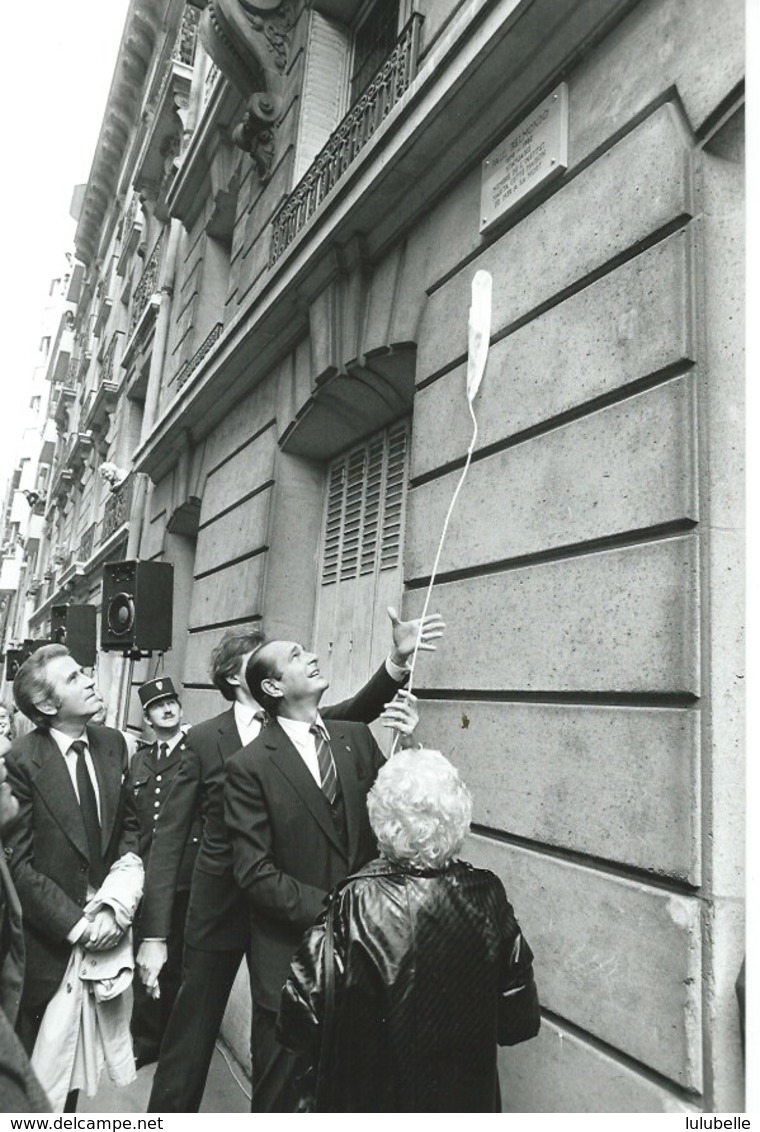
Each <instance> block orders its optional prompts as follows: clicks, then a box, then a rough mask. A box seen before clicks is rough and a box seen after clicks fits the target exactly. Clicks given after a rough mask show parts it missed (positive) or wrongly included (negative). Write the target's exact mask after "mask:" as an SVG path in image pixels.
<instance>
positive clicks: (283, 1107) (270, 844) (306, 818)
mask: <svg viewBox="0 0 760 1132" xmlns="http://www.w3.org/2000/svg"><path fill="white" fill-rule="evenodd" d="M246 680H247V683H248V686H249V689H250V691H251V694H252V695H253V696H254V697H255V698H256V699H257V701H258V702H259V703H260V704H261V705H262V706H263V707H264V708H265V709H266V710H267V712H268V713H269V714H270V715H271V716H273V717H275V719H274V721H273V722H272V723H271V724H270V725H269V726H268V727H267V728H266V729H265V730H264V731H263V732H262V734H261V735H260V736H259V737H258V738H257V739H255V740H254V742H253V743H250V744H249V745H248V746H247V747H244V748H243V749H242V750H241V751H239V752H238V753H237V754H236V755H233V757H232V758H231V759H230V760H229V763H228V766H227V781H226V785H225V790H224V796H225V816H226V820H227V828H228V830H229V836H230V841H231V844H232V858H233V868H234V876H235V880H236V881H237V883H238V885H239V887H240V889H241V890H242V892H243V895H244V896H245V898H246V900H247V902H248V905H249V909H250V913H251V961H250V962H251V994H252V998H253V1004H252V1029H253V1032H252V1039H251V1044H252V1048H253V1056H254V1093H253V1098H252V1103H251V1109H252V1111H253V1112H293V1111H295V1104H296V1100H297V1097H296V1094H295V1089H294V1079H295V1076H296V1072H297V1062H296V1059H295V1057H294V1056H293V1055H291V1054H289V1053H288V1052H287V1051H286V1050H285V1049H284V1048H283V1047H282V1046H280V1045H278V1043H277V1042H276V1040H275V1036H274V1028H275V1020H276V1016H277V1009H278V1006H279V1000H280V994H281V991H282V987H283V985H284V983H285V979H286V977H287V975H288V971H289V969H290V962H291V959H292V957H293V953H294V952H295V951H296V950H297V948H298V945H299V943H300V941H301V938H302V936H303V933H304V932H305V931H306V929H307V928H309V927H311V925H312V924H313V923H314V921H315V920H316V918H317V916H318V915H319V913H320V911H321V910H322V907H323V903H324V900H325V898H326V896H327V894H328V893H329V892H330V890H331V889H332V888H333V887H334V886H335V885H336V884H337V883H338V881H340V880H343V879H344V878H345V877H346V876H348V874H349V873H351V872H353V871H354V870H355V869H358V868H361V866H362V865H365V864H366V863H367V862H368V861H369V860H371V859H372V858H373V857H374V856H376V854H377V843H376V841H375V838H374V835H373V833H372V829H371V827H370V824H369V818H368V816H367V806H366V798H367V794H368V793H369V790H370V788H371V786H372V783H373V782H374V780H375V776H376V774H377V771H378V770H379V769H380V767H381V766H382V764H383V763H384V761H385V757H384V755H383V754H382V752H381V751H380V748H379V747H378V745H377V743H376V742H375V739H374V737H373V735H372V733H371V731H370V730H369V728H368V727H367V726H366V725H365V724H362V723H347V722H343V721H333V720H332V719H330V718H325V716H326V713H322V714H321V715H320V712H319V701H320V699H321V697H322V694H323V692H324V691H325V689H326V688H327V686H328V681H327V679H326V677H325V676H324V675H323V674H322V672H321V670H320V667H319V661H318V659H317V657H316V656H315V655H314V654H313V653H309V652H307V651H306V650H305V649H304V648H302V646H301V645H299V644H296V643H295V642H293V641H272V642H270V643H269V644H265V645H262V647H261V648H260V649H258V650H257V651H256V652H255V653H254V654H253V655H252V656H251V658H250V660H249V661H248V666H247V669H246ZM380 719H381V721H382V722H383V723H384V724H385V725H386V726H389V727H392V728H395V729H397V730H398V731H400V732H401V734H402V736H403V737H404V741H405V742H406V741H408V740H409V739H410V737H411V734H412V732H413V731H414V728H415V726H416V722H417V714H416V709H415V707H414V697H413V696H411V694H410V693H408V692H404V691H400V692H399V693H398V695H397V697H396V700H395V701H394V702H393V703H392V704H389V705H387V706H386V710H385V711H384V712H383V714H382V715H381V716H380Z"/></svg>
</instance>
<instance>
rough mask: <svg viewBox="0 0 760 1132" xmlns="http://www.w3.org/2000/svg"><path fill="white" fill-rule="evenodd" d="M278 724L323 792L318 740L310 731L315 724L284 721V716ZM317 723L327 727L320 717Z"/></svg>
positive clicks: (279, 719)
mask: <svg viewBox="0 0 760 1132" xmlns="http://www.w3.org/2000/svg"><path fill="white" fill-rule="evenodd" d="M277 722H278V723H279V725H280V727H281V728H282V729H283V731H284V732H285V734H286V735H287V737H288V738H289V739H290V741H291V743H292V744H293V746H294V747H295V749H296V750H297V751H298V753H299V755H300V756H301V758H302V759H303V761H304V762H305V763H306V769H307V770H308V772H309V774H310V775H311V777H312V778H313V779H314V781H315V782H316V784H317V786H318V787H319V788H320V790H321V789H322V776H321V775H320V773H319V763H318V761H317V740H316V737H315V736H314V735H313V734H312V733H311V731H310V730H309V728H310V727H313V726H314V724H313V723H304V722H302V720H300V719H283V718H282V716H278V717H277ZM316 722H317V723H318V724H319V726H320V727H323V728H324V726H325V725H324V723H323V722H322V719H321V717H320V716H319V715H318V716H317V718H316ZM325 730H326V728H325Z"/></svg>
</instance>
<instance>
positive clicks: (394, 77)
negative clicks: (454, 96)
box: [269, 12, 424, 266]
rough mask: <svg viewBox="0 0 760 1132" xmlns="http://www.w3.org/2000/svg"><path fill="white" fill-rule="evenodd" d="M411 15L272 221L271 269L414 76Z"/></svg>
mask: <svg viewBox="0 0 760 1132" xmlns="http://www.w3.org/2000/svg"><path fill="white" fill-rule="evenodd" d="M423 19H424V17H423V16H422V14H421V13H420V12H415V13H414V15H413V16H412V18H411V19H410V20H409V22H408V23H407V24H406V27H405V28H404V30H403V31H402V33H401V35H400V36H399V38H398V41H397V42H396V46H395V47H394V48H393V51H392V52H391V53H390V55H389V56H388V58H387V59H386V61H385V63H384V64H383V66H382V67H381V68H380V70H379V71H378V73H377V74H376V75H375V77H374V79H372V81H371V82H370V83H369V84H368V85H367V86H366V87H365V88H364V90H363V92H362V93H361V94H360V95H359V97H358V99H357V100H356V102H355V103H354V105H353V106H352V107H351V109H350V110H349V112H348V114H346V116H345V118H344V119H343V121H342V122H341V123H340V125H339V126H338V127H337V129H336V130H335V131H334V132H333V134H332V135H331V137H330V140H329V141H328V143H327V145H326V146H325V147H324V149H322V150H321V151H320V153H318V154H317V156H316V157H315V159H314V161H313V162H312V164H311V165H310V166H309V168H308V169H307V171H306V173H305V174H304V176H303V177H302V178H301V180H300V181H299V182H298V184H297V185H296V187H295V189H294V190H293V192H292V193H291V194H290V196H289V197H288V198H287V200H286V201H285V203H284V204H283V205H282V207H281V208H280V210H279V212H277V213H276V214H275V216H274V218H273V220H272V247H271V251H270V256H269V263H270V266H271V265H272V264H273V263H274V262H275V261H276V260H277V259H278V258H279V257H280V256H281V255H282V253H283V252H284V251H285V249H286V248H287V247H288V245H289V244H291V243H292V242H293V240H294V239H295V238H296V236H297V235H298V233H299V232H300V231H301V229H302V228H303V227H304V225H305V224H306V222H307V221H308V220H309V219H310V217H311V216H313V215H314V213H315V212H316V210H317V208H318V207H319V205H320V204H321V203H322V201H323V200H324V199H325V197H327V196H328V195H329V194H330V193H331V192H332V190H333V189H334V188H335V186H336V185H337V183H338V181H339V180H340V178H341V177H342V176H343V174H344V173H345V172H346V170H347V169H348V168H349V167H350V166H351V165H352V163H353V162H354V161H355V160H356V158H357V156H358V155H359V154H360V153H361V151H362V149H364V146H365V145H366V144H367V142H368V141H369V140H370V138H371V137H372V135H373V134H374V133H375V131H376V130H377V129H378V127H379V126H380V125H381V124H382V122H383V121H384V120H385V119H386V118H387V117H388V115H389V114H390V112H391V111H392V110H393V107H394V106H395V105H396V103H397V102H398V101H399V100H400V98H401V96H402V95H403V94H404V93H405V91H406V90H407V88H408V87H409V85H410V83H411V81H412V79H413V78H414V76H415V75H416V73H417V56H418V52H419V39H420V25H421V24H422V20H423Z"/></svg>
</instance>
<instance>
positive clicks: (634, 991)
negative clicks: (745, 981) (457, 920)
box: [463, 836, 702, 1090]
mask: <svg viewBox="0 0 760 1132" xmlns="http://www.w3.org/2000/svg"><path fill="white" fill-rule="evenodd" d="M463 856H464V857H465V858H466V859H467V860H470V861H472V862H473V864H476V865H479V866H481V867H484V868H489V869H492V870H493V872H495V873H497V874H498V875H499V876H500V877H501V879H502V880H503V882H504V885H505V887H506V889H507V895H508V896H509V898H510V900H511V902H512V904H513V906H514V908H515V914H516V915H517V919H518V920H519V922H520V925H521V927H522V929H523V931H524V932H525V937H526V939H527V940H528V943H529V944H530V946H531V948H532V950H533V953H534V955H535V964H534V966H535V972H536V982H537V984H538V993H539V998H540V1000H541V1002H542V1004H543V1005H544V1006H545V1007H546V1008H547V1009H549V1010H551V1011H552V1013H553V1014H557V1015H559V1016H560V1017H561V1018H564V1019H567V1020H568V1021H570V1022H573V1023H575V1025H576V1026H579V1027H581V1028H582V1029H584V1030H587V1031H588V1032H589V1033H590V1034H594V1035H596V1036H597V1037H598V1038H601V1039H602V1040H603V1041H604V1042H606V1043H607V1044H608V1045H610V1046H612V1047H613V1048H615V1049H619V1050H621V1051H622V1052H623V1053H626V1054H628V1055H629V1056H630V1057H634V1058H636V1060H638V1061H641V1062H642V1063H643V1064H644V1065H647V1066H649V1067H650V1068H651V1069H654V1070H655V1071H656V1072H658V1073H661V1074H663V1076H665V1077H668V1078H670V1079H671V1080H672V1081H675V1082H677V1083H678V1084H679V1085H683V1086H685V1087H687V1088H693V1089H695V1090H700V1089H701V1085H702V1061H701V1053H702V1033H701V1005H702V999H701V985H700V984H701V943H700V914H701V913H700V903H699V900H698V899H697V898H696V897H689V896H681V895H676V894H675V893H669V892H663V891H662V890H661V889H658V888H651V887H648V886H647V885H644V884H641V883H639V882H637V881H629V880H624V879H621V878H619V877H615V876H610V875H608V874H606V873H601V872H597V871H595V870H593V869H589V868H585V867H582V866H580V865H575V864H571V863H569V862H567V861H561V860H557V859H556V858H552V857H546V856H543V855H541V854H540V853H534V852H530V851H528V850H525V849H519V848H516V847H514V846H510V845H504V844H501V843H498V842H496V841H491V840H489V839H487V838H484V837H479V836H473V837H470V838H469V839H468V841H467V842H466V844H465V847H464V850H463Z"/></svg>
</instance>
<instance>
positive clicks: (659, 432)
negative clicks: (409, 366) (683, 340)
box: [405, 377, 697, 578]
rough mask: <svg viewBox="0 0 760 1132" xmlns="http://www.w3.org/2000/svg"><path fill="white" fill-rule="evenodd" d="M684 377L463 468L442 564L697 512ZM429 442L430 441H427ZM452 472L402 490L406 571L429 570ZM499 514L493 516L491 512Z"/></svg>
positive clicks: (477, 561) (500, 556)
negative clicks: (405, 491) (404, 497)
mask: <svg viewBox="0 0 760 1132" xmlns="http://www.w3.org/2000/svg"><path fill="white" fill-rule="evenodd" d="M694 414H695V406H694V388H693V383H692V379H691V377H686V378H680V379H679V380H677V381H674V382H669V383H668V384H667V385H664V386H660V387H658V388H656V389H652V390H649V391H648V392H647V393H641V394H639V395H638V396H636V397H631V398H629V399H628V400H626V401H623V402H621V403H619V404H616V405H612V406H610V407H609V408H607V409H603V410H601V411H600V412H597V413H593V414H591V415H590V416H587V417H583V418H581V419H580V420H576V421H573V422H571V423H570V424H567V425H564V426H563V427H561V428H557V429H554V430H553V431H552V432H548V433H544V434H543V435H541V436H538V437H536V438H535V439H533V440H529V441H526V442H525V443H524V444H519V445H517V446H516V447H514V448H509V449H506V450H505V451H503V452H499V453H497V454H495V455H493V456H490V457H488V458H486V459H484V460H479V461H477V462H476V463H475V464H473V465H472V467H471V468H470V470H469V473H468V475H467V478H466V480H465V482H464V486H463V488H462V492H461V495H460V497H459V499H458V501H457V504H456V507H455V509H454V512H453V514H452V517H451V524H450V526H449V530H448V534H447V538H446V543H445V545H444V551H443V555H442V558H441V561H440V566H439V569H440V570H441V571H448V570H461V569H467V568H471V567H473V566H481V565H485V564H487V563H491V562H503V561H506V560H507V559H510V558H518V557H520V556H522V555H528V554H536V553H540V552H541V551H543V550H550V549H554V548H555V547H560V546H573V545H575V544H578V543H583V542H588V541H590V540H592V539H599V538H605V537H608V536H610V535H616V534H623V533H625V532H626V531H629V530H634V531H635V530H644V529H646V528H648V527H654V526H657V525H659V524H662V523H668V522H673V521H674V520H680V519H686V518H688V519H696V518H697V506H696V487H695V468H694V451H693V449H694V435H693V434H694ZM429 443H430V446H431V448H432V438H431V442H429ZM460 476H461V469H457V470H456V471H454V472H451V473H449V475H446V476H443V477H441V478H440V479H436V480H433V481H431V482H429V483H426V484H424V485H422V486H420V487H418V488H416V489H415V490H414V491H412V492H411V493H410V496H409V504H408V506H409V511H408V518H407V538H406V562H405V567H406V572H407V575H408V576H409V577H411V578H414V577H421V576H424V575H425V574H426V573H429V572H430V570H431V568H432V563H433V558H434V554H435V540H434V539H432V538H431V531H436V530H438V531H440V530H442V529H443V523H444V519H445V517H446V511H447V509H448V507H449V504H450V501H451V497H452V495H453V492H454V489H455V487H456V483H457V481H458V480H459V478H460ZM495 508H497V509H498V512H499V521H498V522H493V515H494V509H495Z"/></svg>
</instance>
